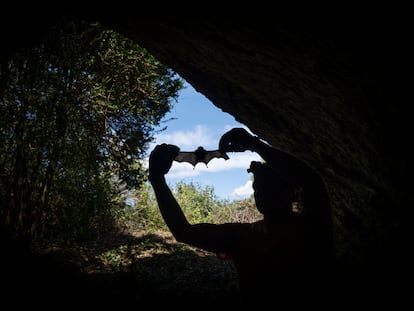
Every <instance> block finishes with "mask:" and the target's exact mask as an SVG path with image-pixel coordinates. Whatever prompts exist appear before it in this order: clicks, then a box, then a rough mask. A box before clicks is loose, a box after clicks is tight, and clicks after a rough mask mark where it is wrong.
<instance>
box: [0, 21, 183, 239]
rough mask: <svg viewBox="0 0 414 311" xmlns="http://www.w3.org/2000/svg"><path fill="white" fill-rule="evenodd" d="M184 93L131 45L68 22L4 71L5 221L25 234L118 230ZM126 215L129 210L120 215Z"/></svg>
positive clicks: (0, 153)
mask: <svg viewBox="0 0 414 311" xmlns="http://www.w3.org/2000/svg"><path fill="white" fill-rule="evenodd" d="M182 87H183V85H182V81H181V79H179V78H178V77H177V76H176V74H175V73H174V72H173V71H171V70H170V69H168V68H167V67H165V66H164V65H162V64H161V63H160V62H159V61H157V60H156V59H155V58H154V57H152V56H151V55H150V54H148V52H147V51H146V50H145V49H143V48H141V47H140V46H138V45H137V44H136V43H134V42H133V41H131V40H128V39H126V38H124V37H122V36H120V35H119V34H117V33H115V32H113V31H111V30H107V29H105V28H103V27H101V26H100V25H97V24H94V25H90V24H85V23H82V22H78V21H76V22H75V21H64V22H63V23H62V24H60V25H57V26H56V28H55V29H54V31H53V32H52V33H51V34H50V35H49V36H48V37H47V38H45V40H44V41H43V42H41V43H40V44H39V45H38V46H37V47H35V48H33V49H31V50H22V51H19V52H18V53H16V54H15V56H14V57H13V59H11V60H10V61H9V63H8V64H7V65H6V66H4V67H1V68H0V94H1V97H0V130H1V136H0V189H1V190H0V204H1V206H2V209H1V211H0V213H1V214H0V216H1V221H2V223H1V225H2V226H3V227H6V228H8V230H10V231H12V232H13V233H14V234H17V235H31V236H45V234H49V235H54V234H56V233H57V232H63V231H66V232H67V233H69V234H72V235H75V236H79V235H84V234H86V233H87V232H88V231H91V230H92V231H94V232H96V231H99V230H101V229H103V228H104V227H107V226H111V225H112V223H113V222H114V221H115V219H116V217H117V216H119V215H120V213H121V212H122V211H123V210H124V209H125V208H126V206H125V203H124V202H123V201H122V200H121V199H122V195H120V194H121V193H122V191H123V190H125V189H132V188H134V187H139V186H140V184H141V183H142V182H143V181H144V180H145V169H144V167H143V166H142V162H141V161H140V160H141V159H142V158H143V157H144V155H145V153H146V150H147V148H148V143H149V142H151V141H152V139H153V132H154V129H155V127H156V126H158V125H159V123H160V121H161V120H162V118H163V116H164V115H165V114H166V113H167V112H168V111H169V110H170V109H171V105H172V101H173V100H174V99H176V98H177V96H178V91H179V90H180V89H181V88H182ZM121 214H122V213H121Z"/></svg>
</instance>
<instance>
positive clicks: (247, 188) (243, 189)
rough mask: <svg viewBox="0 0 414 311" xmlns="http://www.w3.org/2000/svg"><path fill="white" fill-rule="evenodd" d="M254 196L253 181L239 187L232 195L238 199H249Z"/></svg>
mask: <svg viewBox="0 0 414 311" xmlns="http://www.w3.org/2000/svg"><path fill="white" fill-rule="evenodd" d="M252 194H253V187H252V181H251V180H248V181H246V183H245V184H244V185H242V186H240V187H237V188H236V189H234V190H233V192H232V193H231V195H233V196H235V197H238V198H247V197H249V196H250V195H252Z"/></svg>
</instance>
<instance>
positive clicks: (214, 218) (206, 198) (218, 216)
mask: <svg viewBox="0 0 414 311" xmlns="http://www.w3.org/2000/svg"><path fill="white" fill-rule="evenodd" d="M170 187H171V189H172V192H173V195H174V197H175V198H176V199H177V202H178V203H179V204H180V207H181V208H182V210H183V212H184V214H185V215H186V217H187V219H188V221H189V222H190V223H193V224H194V223H201V222H209V223H216V224H219V223H226V222H253V221H257V220H259V219H261V218H262V215H261V214H260V213H259V211H258V210H257V209H256V206H255V203H254V199H253V198H252V197H250V198H248V199H244V200H235V201H228V200H220V199H218V198H217V196H216V195H215V194H214V188H213V187H211V186H206V187H202V186H200V185H199V184H195V183H189V184H186V183H184V182H179V183H177V184H175V185H172V186H170ZM134 196H135V207H134V208H131V209H130V210H129V212H128V213H126V214H128V215H127V216H126V219H128V221H127V223H128V224H129V227H130V228H133V229H143V228H145V229H146V230H150V231H153V230H168V228H167V226H166V225H165V223H164V220H163V218H162V216H161V213H160V211H159V209H158V205H157V201H156V199H155V195H154V193H153V190H152V187H151V186H150V185H148V184H146V185H144V186H143V187H141V188H139V189H137V190H136V191H135V192H134Z"/></svg>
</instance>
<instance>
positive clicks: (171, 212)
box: [150, 176, 191, 240]
mask: <svg viewBox="0 0 414 311" xmlns="http://www.w3.org/2000/svg"><path fill="white" fill-rule="evenodd" d="M150 181H151V185H152V187H153V189H154V192H155V196H156V199H157V202H158V207H159V209H160V212H161V215H162V217H163V218H164V221H165V223H166V224H167V226H168V228H169V229H170V231H171V233H172V234H173V235H174V237H175V238H176V239H177V240H182V239H183V238H184V237H185V235H186V231H187V230H188V229H189V228H190V226H191V225H190V224H189V222H188V221H187V219H186V217H185V215H184V213H183V211H182V210H181V208H180V206H179V205H178V202H177V200H176V199H175V198H174V196H173V194H172V192H171V190H170V188H169V187H168V185H167V183H166V181H165V177H164V176H162V177H157V178H152V179H151V180H150Z"/></svg>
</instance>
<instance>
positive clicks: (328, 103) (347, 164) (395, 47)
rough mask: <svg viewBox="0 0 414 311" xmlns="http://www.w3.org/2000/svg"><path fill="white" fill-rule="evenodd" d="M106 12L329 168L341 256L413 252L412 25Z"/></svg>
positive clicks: (278, 138)
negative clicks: (409, 246) (408, 34)
mask: <svg viewBox="0 0 414 311" xmlns="http://www.w3.org/2000/svg"><path fill="white" fill-rule="evenodd" d="M105 22H106V23H107V24H108V25H109V26H110V27H113V28H115V29H116V30H118V31H119V32H121V33H123V34H125V35H126V36H128V37H130V38H132V39H134V40H136V41H137V42H138V43H139V44H141V45H142V46H144V47H145V48H147V49H148V50H149V51H150V52H151V53H152V54H153V55H154V56H156V57H157V58H158V59H159V60H161V61H162V62H163V63H164V64H166V65H168V66H170V67H171V68H173V69H174V70H176V71H177V72H178V73H179V74H180V75H181V76H182V77H183V78H185V79H186V80H187V81H188V82H189V83H190V84H191V85H192V86H193V87H194V88H195V89H196V90H197V91H199V92H201V93H203V94H204V95H205V96H206V97H208V98H209V99H210V100H211V102H213V103H214V104H215V105H216V106H217V107H219V108H220V109H222V110H223V111H225V112H228V113H230V114H232V115H233V116H234V117H235V118H236V119H237V120H238V121H239V122H241V123H243V124H245V125H247V126H248V127H249V128H250V129H251V130H252V131H253V132H254V133H255V134H257V135H259V136H260V137H261V138H262V139H264V140H266V141H267V142H269V143H270V144H272V145H274V146H277V147H280V148H282V149H285V150H287V151H289V152H291V153H293V154H295V155H297V156H298V157H300V158H302V159H303V160H306V161H307V162H309V163H310V164H311V165H313V166H314V167H315V168H316V169H317V170H318V171H319V172H320V173H321V174H322V175H323V177H324V178H325V181H326V183H327V186H328V189H329V193H330V196H331V200H332V206H333V217H334V223H335V227H334V234H335V236H334V237H335V249H336V253H337V257H338V259H339V260H340V261H343V262H351V263H355V262H360V263H368V264H369V263H372V262H383V263H385V264H391V262H394V259H396V260H398V261H399V264H402V262H403V261H404V260H405V259H406V258H409V257H408V253H407V250H406V243H407V237H408V236H409V227H410V226H409V223H408V213H409V211H408V206H410V204H411V203H412V199H411V197H410V195H409V191H407V190H408V187H407V185H409V184H410V182H411V177H409V171H410V169H409V166H408V165H407V163H408V162H409V161H410V157H411V155H410V154H409V153H410V152H408V153H407V150H405V149H406V148H405V145H406V141H407V139H409V138H408V136H407V135H408V133H409V132H410V130H411V124H412V122H411V120H412V118H411V117H410V115H409V113H408V111H409V109H408V106H407V103H406V101H405V97H404V94H405V93H404V92H406V86H407V83H406V82H404V81H405V70H404V69H402V68H406V67H407V66H408V60H409V54H408V50H407V43H406V41H405V30H407V28H399V26H400V25H397V24H395V25H394V26H395V27H394V28H392V27H390V26H389V25H387V26H382V25H381V24H376V23H374V24H370V23H355V22H354V23H345V24H342V23H334V22H332V23H330V24H316V23H296V24H295V23H278V22H274V21H273V20H272V19H268V18H264V19H262V20H254V21H252V20H249V19H246V18H244V17H241V18H232V19H230V20H229V19H226V18H215V19H205V18H198V17H197V18H194V17H188V18H181V19H168V18H167V19H166V18H151V19H148V20H146V19H139V18H134V17H132V18H126V17H123V18H122V19H116V18H113V17H112V18H110V19H108V20H105V21H104V23H105ZM411 171H412V170H411ZM411 206H412V204H411ZM407 262H408V261H407Z"/></svg>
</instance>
